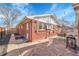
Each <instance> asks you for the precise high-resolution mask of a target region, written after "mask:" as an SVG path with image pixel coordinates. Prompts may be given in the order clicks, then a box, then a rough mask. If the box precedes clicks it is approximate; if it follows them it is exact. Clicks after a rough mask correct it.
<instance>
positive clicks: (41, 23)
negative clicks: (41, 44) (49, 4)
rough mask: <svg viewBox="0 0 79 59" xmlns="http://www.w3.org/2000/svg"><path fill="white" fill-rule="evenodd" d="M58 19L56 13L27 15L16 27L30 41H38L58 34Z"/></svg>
mask: <svg viewBox="0 0 79 59" xmlns="http://www.w3.org/2000/svg"><path fill="white" fill-rule="evenodd" d="M58 25H59V24H58V20H57V17H56V16H55V15H52V14H46V15H36V16H27V17H26V16H25V17H24V19H23V21H21V23H19V24H18V25H17V26H16V28H17V32H18V33H19V34H21V35H22V36H24V37H25V38H26V39H27V40H29V41H37V40H39V39H40V40H41V39H46V38H48V37H52V36H57V35H58V32H60V30H59V27H58Z"/></svg>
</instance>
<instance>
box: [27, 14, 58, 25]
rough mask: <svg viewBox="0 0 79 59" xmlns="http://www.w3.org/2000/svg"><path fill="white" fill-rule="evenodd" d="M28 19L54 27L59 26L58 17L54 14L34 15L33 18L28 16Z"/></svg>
mask: <svg viewBox="0 0 79 59" xmlns="http://www.w3.org/2000/svg"><path fill="white" fill-rule="evenodd" d="M27 18H30V19H32V20H36V21H41V22H44V23H49V24H54V25H58V24H59V23H58V20H57V17H56V15H54V14H43V15H33V16H27Z"/></svg>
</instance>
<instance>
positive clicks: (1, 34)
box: [0, 27, 5, 38]
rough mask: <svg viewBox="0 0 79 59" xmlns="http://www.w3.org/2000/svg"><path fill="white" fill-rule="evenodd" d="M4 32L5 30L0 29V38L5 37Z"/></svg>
mask: <svg viewBox="0 0 79 59" xmlns="http://www.w3.org/2000/svg"><path fill="white" fill-rule="evenodd" d="M4 31H5V29H4V28H2V27H0V38H2V37H3V36H4Z"/></svg>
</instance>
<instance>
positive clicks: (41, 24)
mask: <svg viewBox="0 0 79 59" xmlns="http://www.w3.org/2000/svg"><path fill="white" fill-rule="evenodd" d="M37 24H38V30H45V29H46V25H45V23H43V22H39V23H37Z"/></svg>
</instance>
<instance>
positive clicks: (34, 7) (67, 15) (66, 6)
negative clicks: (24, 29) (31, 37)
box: [0, 3, 75, 26]
mask: <svg viewBox="0 0 79 59" xmlns="http://www.w3.org/2000/svg"><path fill="white" fill-rule="evenodd" d="M0 6H7V7H11V8H16V9H19V10H20V11H21V12H22V13H23V14H22V15H21V16H22V17H20V18H18V19H17V21H16V22H15V23H14V26H16V25H17V23H19V22H20V20H22V18H23V17H24V16H27V15H38V14H49V13H51V14H55V15H56V16H57V18H58V19H60V20H62V19H64V20H65V21H67V22H69V24H72V23H73V22H74V21H75V12H74V10H73V7H72V4H71V3H24V4H23V3H2V4H0ZM0 25H2V21H1V20H0Z"/></svg>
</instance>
